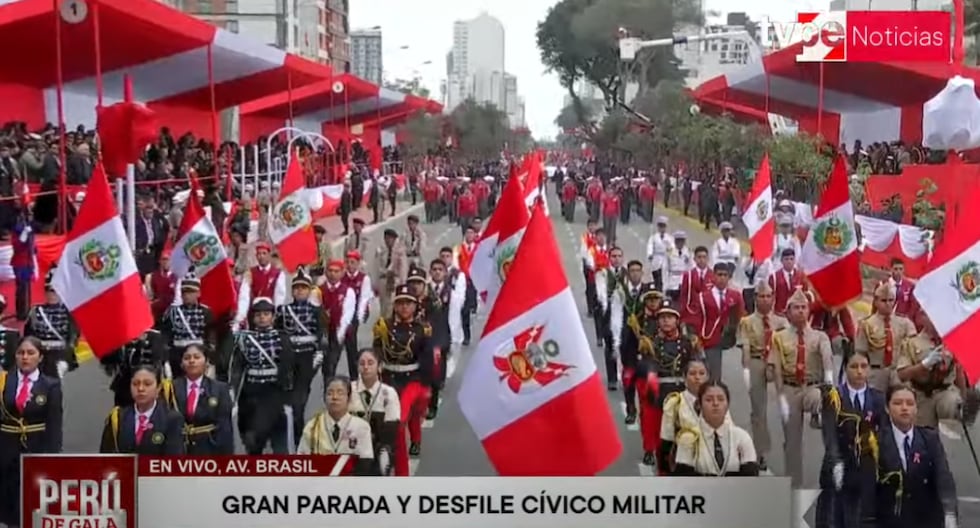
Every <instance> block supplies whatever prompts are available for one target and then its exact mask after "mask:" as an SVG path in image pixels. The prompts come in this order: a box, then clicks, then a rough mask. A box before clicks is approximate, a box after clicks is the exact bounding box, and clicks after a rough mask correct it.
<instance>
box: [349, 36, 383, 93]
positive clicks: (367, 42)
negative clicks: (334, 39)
mask: <svg viewBox="0 0 980 528" xmlns="http://www.w3.org/2000/svg"><path fill="white" fill-rule="evenodd" d="M350 44H351V48H350V49H351V72H352V73H353V74H354V75H356V76H358V77H360V78H362V79H366V80H368V81H371V82H373V83H374V84H377V85H379V86H380V85H381V83H382V81H383V79H384V62H383V59H382V45H381V44H382V40H381V29H357V30H354V31H352V32H351V34H350Z"/></svg>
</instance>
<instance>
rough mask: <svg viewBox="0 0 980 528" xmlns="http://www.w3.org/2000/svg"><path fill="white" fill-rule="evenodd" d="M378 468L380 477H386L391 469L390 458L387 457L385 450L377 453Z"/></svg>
mask: <svg viewBox="0 0 980 528" xmlns="http://www.w3.org/2000/svg"><path fill="white" fill-rule="evenodd" d="M378 467H379V468H380V469H381V475H382V476H387V475H388V471H389V470H390V469H391V456H390V455H388V450H387V449H382V450H380V451H378Z"/></svg>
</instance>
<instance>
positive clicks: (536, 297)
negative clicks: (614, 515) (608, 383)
mask: <svg viewBox="0 0 980 528" xmlns="http://www.w3.org/2000/svg"><path fill="white" fill-rule="evenodd" d="M543 269H547V270H551V271H550V272H549V273H541V270H543ZM459 404H460V408H461V409H462V411H463V415H464V416H466V419H467V421H468V422H469V423H470V427H472V428H473V431H474V432H475V433H476V435H477V437H478V438H479V439H480V441H481V442H482V443H483V449H484V450H485V451H486V452H487V457H488V458H489V459H490V462H491V463H492V464H493V465H494V467H495V468H496V469H497V473H499V474H500V475H501V476H549V477H557V476H594V475H596V474H597V473H599V472H600V471H602V470H603V469H605V468H606V467H607V466H609V465H610V464H611V463H613V461H615V460H616V459H617V458H618V457H619V455H620V453H621V452H622V450H623V446H622V443H621V442H620V439H619V433H618V432H617V428H616V422H615V421H614V420H613V416H612V412H611V411H610V410H609V405H608V403H607V402H606V388H605V386H603V382H602V379H600V377H599V371H598V369H597V368H596V365H595V361H594V360H593V359H592V352H591V351H590V348H589V342H588V340H587V339H586V337H585V330H584V329H583V328H582V320H581V318H580V316H579V313H578V307H577V306H576V305H575V298H574V297H573V296H572V291H571V288H569V285H568V279H567V278H566V277H565V273H564V272H563V271H562V264H561V257H560V255H559V252H558V246H557V244H556V243H555V234H554V232H552V229H551V222H550V221H549V220H548V216H547V215H546V214H545V212H544V208H543V207H542V206H541V205H538V206H536V207H535V208H534V213H533V214H532V216H531V221H530V223H529V224H528V227H527V232H526V233H525V235H524V243H523V244H521V248H520V249H519V250H518V252H517V256H516V258H515V259H514V262H513V265H512V266H511V269H510V275H509V276H508V278H507V281H505V282H504V285H503V287H502V288H501V290H500V296H499V298H498V302H497V303H496V304H495V305H494V307H493V309H492V310H491V311H490V315H489V317H488V318H487V324H486V326H485V327H484V330H483V336H482V337H481V338H480V342H479V345H478V346H477V349H476V353H475V355H474V357H473V359H472V360H470V362H469V364H468V366H467V368H466V373H465V374H464V377H463V384H462V386H461V387H460V391H459ZM529 445H535V446H542V448H541V449H537V450H535V451H534V453H533V456H528V452H527V450H526V449H522V448H520V447H518V446H529Z"/></svg>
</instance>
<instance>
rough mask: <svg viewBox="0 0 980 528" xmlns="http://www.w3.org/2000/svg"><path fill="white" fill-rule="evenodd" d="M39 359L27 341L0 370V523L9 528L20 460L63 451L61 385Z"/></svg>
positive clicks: (14, 522)
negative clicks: (9, 364)
mask: <svg viewBox="0 0 980 528" xmlns="http://www.w3.org/2000/svg"><path fill="white" fill-rule="evenodd" d="M43 359H44V347H43V345H42V344H41V342H40V340H38V339H37V338H34V337H26V338H24V340H23V341H22V342H21V343H20V345H19V346H18V347H17V352H16V353H15V364H14V365H13V366H12V367H11V368H10V369H9V370H0V523H3V524H5V525H7V526H20V501H21V497H20V496H21V489H20V488H21V482H20V476H21V475H20V466H21V455H22V454H53V453H60V452H61V447H62V445H61V440H62V411H63V407H62V405H63V394H62V390H61V381H60V380H59V379H58V378H57V377H53V376H46V375H44V374H43V373H42V372H41V363H42V361H43Z"/></svg>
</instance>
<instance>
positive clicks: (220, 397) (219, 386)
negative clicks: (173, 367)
mask: <svg viewBox="0 0 980 528" xmlns="http://www.w3.org/2000/svg"><path fill="white" fill-rule="evenodd" d="M181 361H182V364H181V371H182V372H183V373H184V374H183V375H182V376H180V377H179V378H177V379H175V380H174V381H173V384H171V385H169V386H168V385H164V391H163V392H164V394H163V397H164V400H165V401H167V403H168V404H169V405H170V408H171V409H173V410H175V411H177V412H179V413H181V414H182V415H183V416H184V449H185V451H187V454H188V455H233V454H235V431H234V429H233V428H232V425H231V410H232V407H234V404H233V403H232V401H231V391H230V390H229V389H228V385H227V384H225V383H222V382H220V381H217V380H215V379H213V378H210V377H208V375H207V369H208V356H207V351H206V350H205V349H204V347H203V346H201V345H190V346H188V347H187V348H185V349H184V354H183V356H182V358H181ZM168 387H169V388H168Z"/></svg>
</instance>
